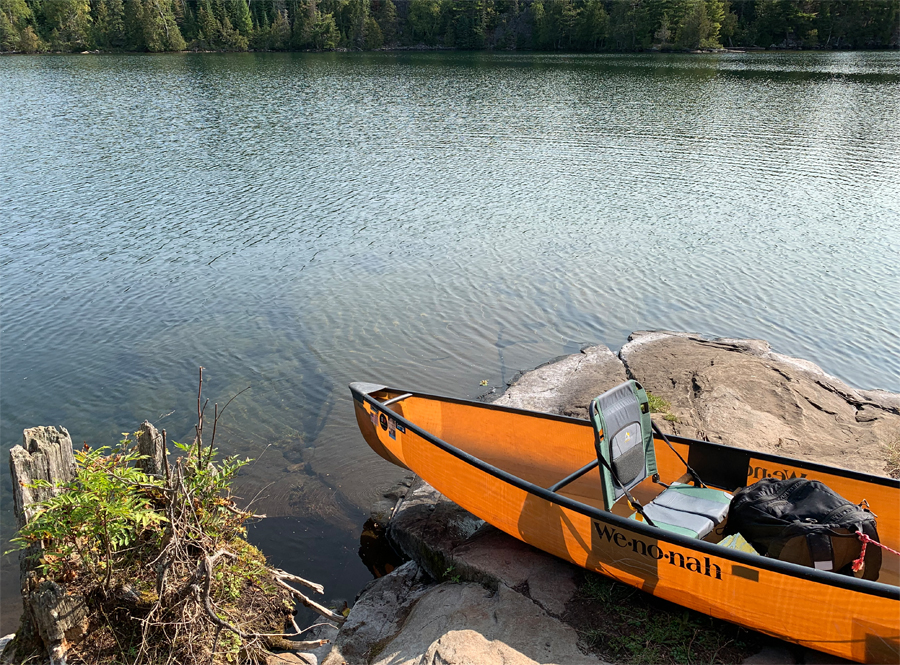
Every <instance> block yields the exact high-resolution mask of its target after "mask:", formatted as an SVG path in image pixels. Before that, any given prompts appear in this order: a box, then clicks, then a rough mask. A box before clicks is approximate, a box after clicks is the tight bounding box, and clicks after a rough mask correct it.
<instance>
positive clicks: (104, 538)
mask: <svg viewBox="0 0 900 665" xmlns="http://www.w3.org/2000/svg"><path fill="white" fill-rule="evenodd" d="M202 387H203V371H202V368H201V371H200V388H199V389H198V394H197V424H196V425H195V437H194V441H193V442H192V443H190V444H179V443H176V442H173V446H174V448H175V449H176V450H180V451H181V453H182V454H181V456H179V457H178V458H177V459H175V460H174V463H171V462H170V461H169V459H168V451H166V455H165V459H164V460H163V463H162V468H161V469H159V474H158V475H150V474H149V473H147V472H145V471H144V470H142V468H141V463H142V462H143V461H144V460H147V459H149V458H148V457H147V456H146V455H142V454H140V453H139V452H138V451H137V450H136V444H135V439H136V438H137V434H135V435H134V436H135V438H134V439H132V436H131V435H128V434H125V435H124V438H123V439H122V440H121V441H119V444H118V446H116V447H114V448H109V447H102V448H97V449H95V450H91V449H90V448H88V447H87V446H85V448H84V449H83V450H81V451H80V452H78V453H77V454H76V475H75V478H74V480H73V481H71V482H69V483H66V484H61V485H59V486H56V487H52V489H53V490H54V495H53V496H52V497H51V498H49V499H47V500H45V501H43V502H42V503H40V504H38V505H37V506H36V508H37V511H36V512H35V513H34V514H33V515H32V517H31V518H30V520H29V521H28V523H27V524H26V525H25V526H24V527H23V528H22V529H21V530H20V531H19V533H18V535H17V537H16V538H15V539H14V541H15V544H16V546H17V547H18V548H20V549H26V550H27V552H28V553H29V555H30V556H34V557H36V558H37V559H38V560H37V561H36V566H35V567H34V570H35V572H36V573H37V575H38V576H39V578H38V579H34V578H31V582H30V583H31V584H32V586H33V588H37V587H38V585H40V584H41V583H42V582H43V580H49V581H52V582H55V583H57V584H63V585H65V587H66V590H67V592H69V593H72V592H77V593H78V594H79V595H80V596H82V597H83V598H85V599H86V602H87V604H88V606H89V610H90V611H91V612H92V613H93V614H94V617H93V618H92V620H91V623H92V625H95V626H97V628H96V629H95V630H92V632H91V633H89V635H88V637H87V638H86V639H85V640H84V641H83V642H82V643H81V644H79V645H77V647H76V650H77V657H76V658H75V660H78V661H79V662H86V663H107V662H128V663H134V664H135V665H137V664H138V663H161V662H179V663H199V662H202V663H212V664H215V663H232V662H264V660H265V646H266V644H267V643H268V641H269V640H270V639H271V640H272V641H273V643H274V641H276V640H278V639H283V638H285V637H297V636H298V635H300V634H301V633H302V632H303V631H301V630H299V628H297V626H296V624H294V625H293V627H294V632H292V633H290V634H287V635H286V634H284V627H285V622H286V620H288V618H289V617H290V616H291V614H292V608H293V603H292V602H289V601H292V600H299V601H300V602H301V603H303V604H305V605H307V606H308V607H310V608H312V609H313V610H315V611H316V612H318V613H320V614H322V615H324V616H326V617H327V618H329V619H331V620H332V621H335V622H337V623H343V621H344V617H343V616H342V615H340V614H337V613H335V612H333V611H331V610H328V609H327V608H325V607H323V606H321V605H319V604H317V603H315V602H314V601H312V600H310V599H309V598H307V597H306V596H305V595H304V594H302V593H300V592H299V591H298V590H297V589H295V588H293V587H292V586H290V585H289V584H288V582H299V583H300V584H303V585H305V586H308V587H310V588H312V589H314V590H315V591H317V592H319V593H321V592H322V591H323V589H322V587H321V586H319V585H317V584H314V583H312V582H308V581H306V580H303V579H302V578H299V577H296V576H294V575H290V574H288V573H286V572H284V571H282V570H278V569H274V568H271V567H269V565H268V564H267V562H266V559H265V557H264V556H263V554H262V553H261V552H260V551H259V550H258V549H256V548H255V547H253V546H252V545H250V544H249V543H248V542H247V541H246V540H245V536H246V527H245V524H246V522H247V520H248V519H251V518H262V517H265V516H264V515H254V514H252V513H251V512H250V511H249V510H247V509H241V508H238V506H237V505H236V504H235V501H234V498H233V496H232V494H231V489H232V484H233V482H234V480H235V478H236V477H237V474H238V472H239V471H240V469H241V468H242V467H243V466H244V465H246V464H247V463H248V462H249V461H250V460H249V459H239V458H237V457H235V456H231V457H223V458H220V457H219V455H218V452H217V450H216V448H215V446H214V442H215V435H216V425H217V423H218V420H219V417H220V416H221V412H220V411H219V408H218V405H214V406H215V416H214V420H213V428H212V430H213V431H212V436H211V438H210V440H209V442H208V443H206V442H205V440H204V432H203V424H204V412H205V410H206V406H207V404H208V402H207V403H206V404H201V393H202ZM232 399H233V398H232ZM229 403H230V401H229ZM225 406H226V407H227V406H228V404H226V405H225ZM222 410H223V411H224V408H223V409H222ZM161 439H162V447H163V450H165V449H166V432H165V430H163V431H162V437H161ZM34 486H41V487H45V488H51V486H50V485H49V484H48V483H40V482H38V483H34ZM26 632H27V631H26ZM320 643H321V642H320V641H312V642H294V643H293V644H295V645H300V646H304V645H305V646H318V645H319V644H320Z"/></svg>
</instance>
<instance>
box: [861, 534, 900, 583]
mask: <svg viewBox="0 0 900 665" xmlns="http://www.w3.org/2000/svg"><path fill="white" fill-rule="evenodd" d="M856 535H857V537H858V538H859V539H860V540H861V541H862V548H860V551H859V558H858V559H857V560H856V561H854V562H853V566H852V567H853V572H854V573H857V572H859V571H860V569H861V568H862V567H863V563H865V559H866V545H868V544H869V543H872V544H873V545H877V546H878V547H880V548H881V549H883V550H887V551H888V552H890V553H892V554H896V555H897V556H900V552H898V551H897V550H892V549H891V548H890V547H888V546H887V545H882V544H881V543H879V542H878V541H877V540H873V539H872V538H869V537H868V536H867V535H866V534H864V533H863V532H862V531H857V532H856Z"/></svg>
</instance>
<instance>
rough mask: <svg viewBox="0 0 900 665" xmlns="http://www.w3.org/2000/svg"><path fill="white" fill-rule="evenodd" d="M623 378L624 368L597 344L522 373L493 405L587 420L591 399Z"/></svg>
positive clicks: (610, 352)
mask: <svg viewBox="0 0 900 665" xmlns="http://www.w3.org/2000/svg"><path fill="white" fill-rule="evenodd" d="M627 378H628V377H627V376H626V375H625V366H624V365H623V364H622V363H621V361H620V360H619V359H618V358H617V357H616V355H615V354H614V353H613V352H612V351H610V350H609V349H608V348H607V347H605V346H603V345H602V344H601V345H598V346H591V347H588V348H585V349H584V350H582V351H581V353H576V354H574V355H571V356H565V357H563V358H559V359H557V360H554V361H552V362H549V363H547V364H546V365H541V366H540V367H538V368H536V369H533V370H531V371H530V372H526V373H524V374H522V375H521V376H520V377H519V378H518V379H517V380H515V381H514V382H513V384H512V385H511V386H510V387H509V388H508V389H507V390H506V392H504V393H503V394H502V395H501V396H500V397H498V398H497V399H496V400H494V403H495V404H499V405H501V406H510V407H515V408H518V409H528V410H530V411H543V412H545V413H555V414H559V415H564V416H571V417H573V418H587V405H588V403H589V402H590V401H591V399H593V398H594V397H596V396H597V395H599V394H600V393H602V392H604V391H606V390H609V389H610V388H613V387H615V386H617V385H619V384H620V383H622V382H623V381H625V380H626V379H627Z"/></svg>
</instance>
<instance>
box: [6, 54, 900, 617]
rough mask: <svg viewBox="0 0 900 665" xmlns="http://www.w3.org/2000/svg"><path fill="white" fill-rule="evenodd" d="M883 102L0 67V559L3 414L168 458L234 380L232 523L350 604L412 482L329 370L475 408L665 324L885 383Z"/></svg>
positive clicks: (649, 68)
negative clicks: (385, 514) (247, 524)
mask: <svg viewBox="0 0 900 665" xmlns="http://www.w3.org/2000/svg"><path fill="white" fill-rule="evenodd" d="M898 84H900V54H898V53H897V52H878V53H809V52H804V53H753V54H726V55H690V56H688V55H635V56H622V55H599V56H595V55H591V56H580V55H579V56H572V55H568V56H567V55H540V54H507V53H402V54H398V53H372V54H359V53H348V54H193V55H158V56H149V55H148V56H142V55H117V56H45V57H6V58H0V225H2V226H0V230H2V249H0V262H2V282H0V288H2V304H0V314H2V317H0V325H2V330H0V333H2V339H0V342H2V345H0V353H2V362H0V382H2V383H0V418H2V423H0V443H2V449H3V450H2V453H3V463H2V465H0V468H2V477H0V499H2V515H0V525H2V531H3V533H2V546H3V548H4V550H6V549H8V539H9V538H10V537H11V535H12V531H13V521H12V517H11V487H10V481H9V471H8V468H7V466H6V459H7V454H8V450H9V449H10V448H11V447H12V446H13V445H15V444H17V443H19V442H20V441H21V433H22V429H23V428H25V427H31V426H35V425H42V424H60V425H64V426H66V427H67V428H68V429H69V431H70V432H71V434H72V437H73V439H74V440H75V442H76V444H80V443H81V442H82V441H87V442H89V443H91V444H94V445H103V444H111V443H113V442H114V441H116V440H117V439H118V438H119V433H120V432H124V431H133V430H134V429H136V427H137V425H138V424H139V423H140V422H141V421H142V420H144V419H149V420H151V421H153V422H154V423H155V424H157V426H159V427H165V428H166V429H167V430H168V432H169V437H170V438H171V439H175V440H181V441H189V440H190V432H191V426H192V423H193V418H194V415H193V413H194V409H195V395H196V380H197V371H198V369H197V368H198V367H199V366H201V365H202V366H203V367H205V368H206V370H205V371H206V375H207V378H208V385H207V394H208V396H210V397H211V399H212V400H213V401H218V402H219V403H220V404H222V403H224V402H225V401H227V399H228V398H229V397H230V396H231V395H233V394H235V393H236V392H238V391H240V390H241V389H243V388H246V387H248V386H249V387H250V390H248V391H247V392H245V393H243V394H242V395H241V396H240V397H238V398H237V399H236V400H235V401H234V402H233V403H232V404H231V406H229V408H228V410H227V411H226V413H225V416H224V418H223V428H222V430H221V431H220V433H219V443H220V444H221V446H222V448H223V449H224V450H225V451H226V452H229V453H239V454H242V455H248V456H250V457H253V458H255V459H256V461H255V462H254V464H253V465H252V466H250V467H249V468H248V469H247V472H246V473H245V474H244V475H243V476H242V477H241V479H240V482H239V487H238V490H239V494H241V496H243V497H245V498H246V499H247V500H249V499H253V498H255V499H256V501H255V503H254V507H255V509H256V510H257V511H259V512H265V513H267V514H269V515H270V516H271V517H270V519H268V520H265V521H263V522H261V523H259V524H258V525H256V526H255V527H254V528H253V529H252V531H251V538H252V539H253V540H254V541H255V542H257V543H260V544H261V545H262V547H263V549H264V551H265V552H266V553H267V554H269V556H270V557H271V558H272V559H273V560H274V561H275V562H276V563H277V564H278V565H280V566H283V567H284V568H287V569H289V570H291V571H292V572H296V573H298V574H301V575H303V576H305V577H308V578H311V579H314V580H317V581H319V582H321V583H323V584H325V587H326V592H327V593H326V596H327V597H328V598H329V599H340V598H345V599H347V600H349V601H351V602H352V600H353V597H354V595H355V593H356V592H357V591H358V590H359V588H360V587H361V586H362V585H363V584H364V583H365V582H366V581H368V579H370V576H369V573H368V571H367V570H366V569H365V567H364V566H363V565H362V564H361V563H360V561H359V558H358V556H357V553H356V549H357V547H358V537H359V533H360V530H361V527H362V524H363V521H364V519H365V515H366V512H367V509H368V506H369V505H370V504H371V502H372V501H373V499H374V498H375V497H376V495H377V494H378V492H379V490H383V489H384V488H385V487H386V486H387V485H389V484H390V483H391V482H393V481H394V480H395V479H396V478H398V477H399V472H398V470H397V469H395V468H393V467H391V466H390V465H389V464H387V463H386V462H383V461H381V460H380V458H377V457H376V456H375V455H374V454H373V453H371V452H370V451H369V449H368V447H367V446H366V445H365V443H364V442H363V440H362V438H361V437H360V435H359V434H358V432H357V429H356V424H355V421H354V418H353V413H352V406H351V400H350V398H349V393H348V390H347V384H348V383H349V382H350V381H354V380H368V381H377V382H385V383H390V384H393V385H396V386H399V387H411V388H417V389H423V390H429V391H433V392H440V393H447V394H452V395H455V396H468V397H475V396H478V395H480V394H482V393H484V392H486V391H487V390H489V389H490V388H496V389H497V390H502V388H503V386H504V384H505V382H506V381H508V380H510V379H512V378H513V376H514V375H515V374H516V372H517V371H518V370H521V369H528V368H531V367H533V366H536V365H538V364H540V363H542V362H545V361H547V360H549V359H550V358H553V357H555V356H559V355H561V354H568V353H574V352H576V351H578V350H579V348H581V347H582V346H583V345H586V344H592V343H597V342H603V343H605V344H607V345H609V346H610V347H611V348H613V349H614V350H615V349H618V348H619V347H620V346H621V345H622V344H623V343H624V342H625V341H626V338H627V335H628V333H629V332H631V331H633V330H639V329H651V328H665V329H674V330H689V331H697V332H701V333H705V334H709V335H716V336H729V337H758V338H764V339H767V340H769V341H770V342H771V343H772V345H773V347H774V348H775V350H777V351H779V352H782V353H787V354H791V355H795V356H800V357H803V358H806V359H809V360H812V361H814V362H816V363H818V364H820V365H821V366H822V367H823V368H825V369H826V370H827V371H828V372H830V373H832V374H834V375H836V376H838V377H840V378H842V379H844V380H845V381H847V382H848V383H850V384H852V385H855V386H858V387H863V388H884V389H888V390H892V391H900V337H898V330H900V304H898V303H900V268H898V256H900V85H898ZM481 381H487V382H488V387H487V388H485V387H482V386H481V385H480V382H481ZM16 570H17V569H16V563H15V559H14V557H12V556H7V557H5V558H4V559H3V563H2V595H3V599H2V609H3V612H2V626H0V629H2V630H0V632H2V633H7V632H10V631H12V630H15V628H16V621H17V612H18V604H17V603H18V601H17V598H16V594H17V579H16V578H17V574H16Z"/></svg>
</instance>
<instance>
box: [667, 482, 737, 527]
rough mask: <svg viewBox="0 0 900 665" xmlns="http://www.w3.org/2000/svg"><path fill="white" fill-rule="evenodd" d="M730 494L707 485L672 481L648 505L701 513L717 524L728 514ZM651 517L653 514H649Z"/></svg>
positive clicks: (694, 513)
mask: <svg viewBox="0 0 900 665" xmlns="http://www.w3.org/2000/svg"><path fill="white" fill-rule="evenodd" d="M731 498H732V497H731V495H730V494H728V493H727V492H720V491H719V490H715V489H711V488H709V487H694V486H693V485H685V484H683V483H672V484H671V485H670V486H669V487H668V489H666V490H665V491H664V492H663V493H662V494H660V495H659V496H658V497H656V498H655V499H654V500H653V503H651V504H650V505H653V506H662V507H665V508H671V509H672V510H677V511H679V512H683V513H691V514H693V515H701V516H703V517H706V518H707V519H709V520H711V521H712V522H713V523H714V524H718V523H719V522H721V521H722V520H724V519H725V516H726V515H728V506H730V505H731ZM650 519H653V515H651V516H650Z"/></svg>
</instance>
